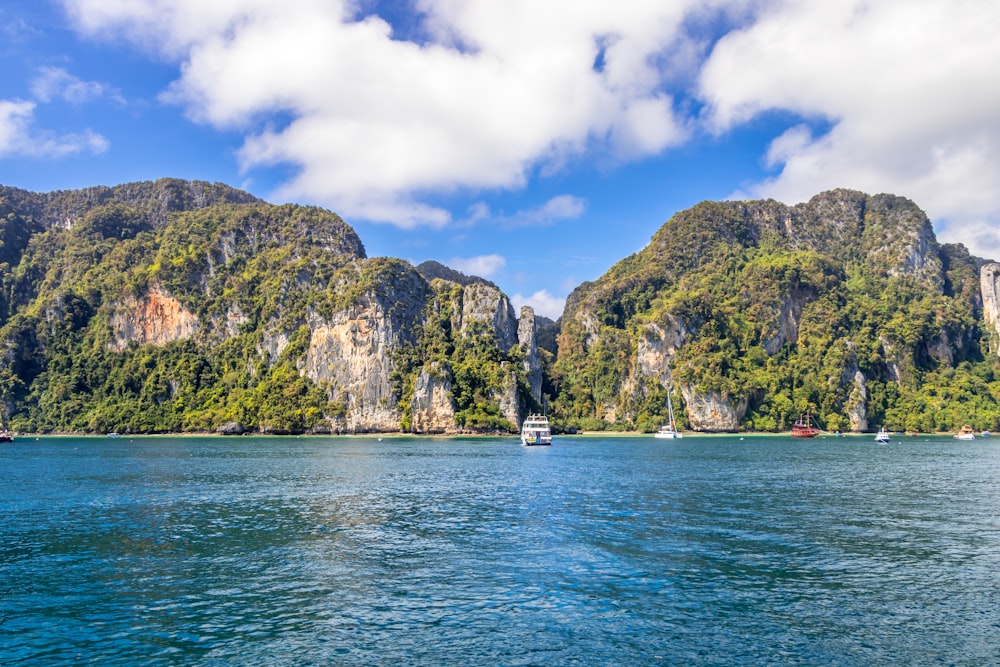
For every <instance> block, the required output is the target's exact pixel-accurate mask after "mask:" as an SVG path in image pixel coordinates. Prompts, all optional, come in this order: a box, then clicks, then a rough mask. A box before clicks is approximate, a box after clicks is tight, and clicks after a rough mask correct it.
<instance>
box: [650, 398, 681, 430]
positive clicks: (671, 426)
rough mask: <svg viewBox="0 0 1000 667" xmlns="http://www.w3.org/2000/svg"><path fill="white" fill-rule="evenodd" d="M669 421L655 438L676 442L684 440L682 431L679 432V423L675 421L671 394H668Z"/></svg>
mask: <svg viewBox="0 0 1000 667" xmlns="http://www.w3.org/2000/svg"><path fill="white" fill-rule="evenodd" d="M667 419H669V420H670V421H669V422H667V423H666V424H664V425H663V426H661V427H660V428H659V430H657V431H656V433H654V434H653V437H654V438H660V439H662V440H676V439H678V438H683V437H684V436H682V435H681V433H680V431H678V430H677V422H676V421H674V404H673V403H671V402H670V392H669V391H668V392H667Z"/></svg>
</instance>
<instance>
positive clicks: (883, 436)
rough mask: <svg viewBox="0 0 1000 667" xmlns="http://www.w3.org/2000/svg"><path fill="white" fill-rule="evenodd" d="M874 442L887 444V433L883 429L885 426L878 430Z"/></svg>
mask: <svg viewBox="0 0 1000 667" xmlns="http://www.w3.org/2000/svg"><path fill="white" fill-rule="evenodd" d="M875 442H880V443H883V444H884V443H886V442H889V431H887V430H886V429H885V426H883V427H882V428H880V429H879V430H878V435H876V436H875Z"/></svg>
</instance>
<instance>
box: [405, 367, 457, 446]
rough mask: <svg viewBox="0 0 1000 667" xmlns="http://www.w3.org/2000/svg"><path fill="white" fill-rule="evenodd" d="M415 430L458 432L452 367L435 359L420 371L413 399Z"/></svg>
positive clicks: (417, 431)
mask: <svg viewBox="0 0 1000 667" xmlns="http://www.w3.org/2000/svg"><path fill="white" fill-rule="evenodd" d="M410 409H411V412H412V415H413V418H412V429H413V432H414V433H445V434H449V433H456V432H457V430H458V429H457V427H456V425H455V399H454V398H453V397H452V382H451V369H450V368H448V366H447V364H443V363H437V362H434V363H432V364H430V365H429V366H428V367H427V368H424V369H422V370H421V371H420V374H419V375H418V376H417V380H416V384H415V386H414V389H413V398H412V400H411V408H410Z"/></svg>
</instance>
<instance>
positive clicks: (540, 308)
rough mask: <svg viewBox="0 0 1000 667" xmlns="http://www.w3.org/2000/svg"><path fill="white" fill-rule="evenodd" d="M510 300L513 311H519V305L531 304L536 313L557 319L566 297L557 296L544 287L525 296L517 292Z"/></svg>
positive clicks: (560, 314) (564, 304)
mask: <svg viewBox="0 0 1000 667" xmlns="http://www.w3.org/2000/svg"><path fill="white" fill-rule="evenodd" d="M510 301H511V304H512V305H513V306H514V310H515V311H518V312H519V311H520V310H521V306H531V308H532V310H534V311H535V314H536V315H544V316H545V317H547V318H549V319H551V320H557V319H559V318H560V317H561V316H562V312H563V308H564V307H565V306H566V297H557V296H555V295H553V294H551V293H550V292H549V291H548V290H544V289H543V290H538V291H537V292H535V293H533V294H529V295H527V296H525V295H523V294H521V293H520V292H518V293H517V294H514V295H513V296H512V297H511V298H510Z"/></svg>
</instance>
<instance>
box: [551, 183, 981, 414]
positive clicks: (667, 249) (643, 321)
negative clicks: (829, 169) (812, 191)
mask: <svg viewBox="0 0 1000 667" xmlns="http://www.w3.org/2000/svg"><path fill="white" fill-rule="evenodd" d="M984 264H985V261H984V260H982V259H979V258H975V257H973V256H971V255H970V254H969V252H968V251H967V250H966V249H965V248H964V247H963V246H961V245H948V244H945V245H939V244H938V243H937V241H936V240H935V238H934V234H933V231H932V229H931V226H930V222H929V221H928V220H927V218H926V216H925V215H924V214H923V212H922V211H920V209H919V208H918V207H917V206H916V205H915V204H913V203H912V202H910V201H909V200H906V199H903V198H900V197H894V196H891V195H877V196H868V195H864V194H863V193H858V192H853V191H847V190H838V191H833V192H828V193H823V194H822V195H818V196H817V197H815V198H813V199H812V200H811V201H810V202H807V203H805V204H800V205H798V206H794V207H788V206H785V205H784V204H780V203H778V202H774V201H756V202H704V203H702V204H699V205H698V206H695V207H693V208H691V209H689V210H687V211H682V212H680V213H678V214H676V215H675V216H673V218H671V219H670V220H669V221H668V222H667V223H666V224H665V225H664V226H663V227H662V228H661V229H660V230H659V231H657V233H656V234H655V235H654V236H653V238H652V241H651V242H650V244H649V246H648V247H646V248H645V249H644V250H642V251H641V252H639V253H637V254H635V255H633V256H631V257H628V258H626V259H624V260H622V261H621V262H619V263H618V264H617V265H615V266H614V267H612V268H611V269H610V270H609V271H608V272H607V273H606V274H605V275H604V276H603V277H602V278H601V279H599V280H597V281H594V282H593V283H588V284H585V285H582V286H581V287H580V288H578V289H577V290H576V292H574V293H573V294H572V295H571V297H570V299H569V302H568V303H567V307H566V311H565V313H564V315H563V318H562V329H561V336H560V346H559V360H558V363H557V364H556V367H555V369H554V371H553V377H554V382H555V383H556V385H557V394H558V397H559V398H558V401H557V402H556V405H557V406H558V409H559V414H560V417H561V418H562V419H564V420H567V421H574V420H575V421H578V422H581V423H582V424H583V425H584V426H585V427H587V428H602V427H603V428H607V427H609V424H610V423H612V422H613V423H614V424H615V426H612V427H617V428H637V429H640V430H651V429H653V428H655V425H656V424H658V423H659V422H660V421H661V420H662V419H663V409H662V405H663V402H664V401H665V392H666V391H667V388H668V387H671V388H673V390H674V392H675V395H674V403H675V405H678V404H682V405H684V404H687V408H688V409H685V410H682V411H681V414H682V417H681V421H682V424H683V425H685V426H689V425H692V422H693V421H694V419H693V418H692V417H693V416H698V417H699V418H700V417H701V415H697V411H694V410H693V408H694V406H692V405H691V403H694V402H696V401H702V400H705V399H706V397H709V398H708V400H709V402H710V403H712V404H713V405H712V406H710V407H714V408H717V409H719V410H721V412H722V413H723V415H724V416H726V417H728V416H730V415H731V416H732V417H733V418H734V421H732V422H726V423H724V424H721V423H720V428H719V430H729V429H731V428H735V427H738V428H742V429H752V430H760V431H781V430H787V429H788V428H789V427H790V426H791V424H792V423H793V422H794V420H796V419H797V418H798V417H799V416H800V415H801V414H803V413H806V412H810V413H812V415H813V417H814V419H815V420H817V421H818V422H819V423H820V425H821V426H822V427H823V428H826V429H828V430H831V431H833V430H838V429H839V430H845V431H846V430H870V429H875V428H878V426H880V425H882V424H886V425H887V426H888V427H889V428H890V429H893V430H910V431H923V432H928V431H939V430H952V429H957V428H959V427H960V426H962V425H963V424H973V425H975V427H976V428H988V429H996V428H998V427H1000V409H998V401H1000V375H998V370H1000V366H998V362H997V354H996V349H997V345H996V335H997V334H996V331H995V330H991V329H990V327H989V326H988V325H987V322H986V321H985V318H984V312H983V299H982V296H981V294H980V269H981V267H982V266H983V265H984ZM656 349H659V350H660V351H661V352H662V355H661V356H662V357H663V362H662V364H661V365H660V366H659V367H654V368H652V369H649V368H645V369H644V368H642V363H641V361H642V356H643V354H644V351H645V353H647V354H648V353H649V351H650V350H656ZM699 407H701V406H699ZM702 421H703V422H704V419H702ZM703 426H704V424H702V427H703ZM709 430H712V429H709Z"/></svg>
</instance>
